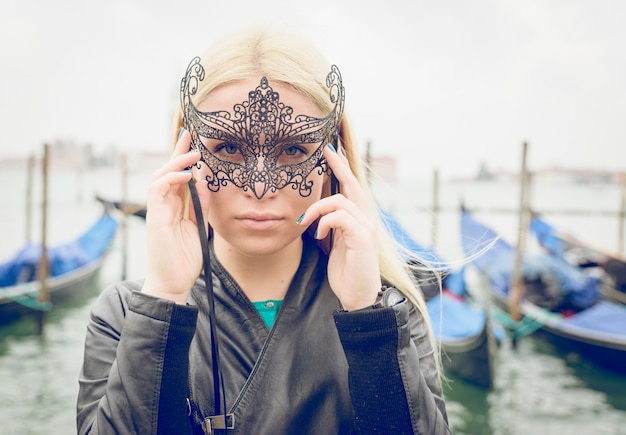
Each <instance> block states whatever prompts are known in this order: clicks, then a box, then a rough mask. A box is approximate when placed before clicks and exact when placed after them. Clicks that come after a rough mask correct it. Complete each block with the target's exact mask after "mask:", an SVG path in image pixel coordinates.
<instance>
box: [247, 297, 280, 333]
mask: <svg viewBox="0 0 626 435" xmlns="http://www.w3.org/2000/svg"><path fill="white" fill-rule="evenodd" d="M282 304H283V301H277V300H273V299H268V300H267V301H261V302H252V305H254V308H256V310H257V311H258V312H259V314H260V315H261V318H262V319H263V321H264V322H265V324H266V325H267V327H268V328H269V329H272V326H274V321H275V320H276V315H277V314H278V310H280V306H281V305H282Z"/></svg>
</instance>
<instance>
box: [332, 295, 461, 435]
mask: <svg viewBox="0 0 626 435" xmlns="http://www.w3.org/2000/svg"><path fill="white" fill-rule="evenodd" d="M335 324H336V326H337V331H338V333H339V337H340V339H341V342H342V345H343V348H344V351H345V354H346V358H347V361H348V366H349V383H350V395H351V397H352V404H353V407H354V411H355V427H356V429H357V432H358V433H381V434H383V433H394V434H413V433H415V434H449V433H450V429H449V427H448V419H447V414H446V409H445V403H444V401H443V398H442V394H441V386H440V382H439V375H438V373H437V369H436V365H435V357H434V352H433V348H432V346H431V344H430V341H429V339H428V333H427V332H428V331H427V324H426V322H425V321H424V319H423V317H422V316H421V315H420V314H419V313H418V312H417V311H416V310H415V309H414V308H413V306H412V304H411V303H410V302H408V301H407V300H406V299H404V300H403V301H402V302H400V303H398V304H396V305H394V306H393V307H387V308H376V309H367V310H359V311H353V312H338V313H336V314H335Z"/></svg>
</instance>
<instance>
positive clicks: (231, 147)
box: [215, 143, 239, 155]
mask: <svg viewBox="0 0 626 435" xmlns="http://www.w3.org/2000/svg"><path fill="white" fill-rule="evenodd" d="M215 151H216V152H224V153H226V154H230V155H232V154H237V153H238V152H239V147H238V146H237V145H235V144H232V143H223V144H220V145H218V146H217V147H216V148H215Z"/></svg>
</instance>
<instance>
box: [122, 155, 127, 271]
mask: <svg viewBox="0 0 626 435" xmlns="http://www.w3.org/2000/svg"><path fill="white" fill-rule="evenodd" d="M121 202H122V204H121V207H120V209H121V210H122V225H121V227H122V228H121V230H122V280H126V273H127V263H128V255H127V251H128V227H127V224H128V218H127V213H126V212H127V207H128V155H127V154H124V155H123V156H122V201H121Z"/></svg>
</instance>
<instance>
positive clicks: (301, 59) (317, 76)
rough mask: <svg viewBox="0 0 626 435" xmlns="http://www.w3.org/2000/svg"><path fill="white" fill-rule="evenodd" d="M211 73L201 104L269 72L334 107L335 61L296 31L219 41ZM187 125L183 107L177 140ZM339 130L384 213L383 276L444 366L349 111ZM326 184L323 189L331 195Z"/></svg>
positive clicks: (324, 107)
mask: <svg viewBox="0 0 626 435" xmlns="http://www.w3.org/2000/svg"><path fill="white" fill-rule="evenodd" d="M201 59H202V60H201V63H202V66H203V67H204V71H205V77H204V79H203V80H202V82H201V83H200V84H199V88H198V90H197V92H196V94H195V95H194V104H196V106H197V105H198V104H199V103H200V102H201V101H202V100H203V99H204V98H205V97H206V96H207V95H208V94H209V93H210V92H211V91H212V90H213V89H215V88H217V87H219V86H222V85H225V84H227V83H232V82H236V81H240V80H246V79H250V78H260V77H266V78H267V79H268V81H269V82H270V83H272V82H281V83H282V84H285V85H288V86H290V87H291V88H293V89H295V90H296V91H297V92H300V93H301V94H303V95H305V96H307V97H308V98H310V99H311V100H312V101H313V102H314V103H315V104H316V105H317V106H318V107H319V108H320V110H321V111H322V113H328V112H329V111H330V110H331V109H332V103H331V101H330V99H329V94H328V88H327V87H326V75H327V74H328V72H329V71H330V65H329V64H328V63H327V62H326V61H325V60H324V58H323V57H322V56H321V55H320V54H319V52H318V51H317V50H316V49H315V48H314V47H312V46H311V45H310V44H309V43H308V42H307V41H305V40H303V39H301V38H299V37H297V36H296V35H294V34H291V33H289V34H287V33H282V32H280V31H275V30H269V29H266V28H262V27H253V28H249V29H247V30H245V31H241V32H237V33H236V34H234V35H231V36H229V37H227V38H224V39H222V40H220V41H219V42H217V43H216V44H214V45H213V47H212V48H211V49H210V50H209V51H207V52H206V53H204V54H203V55H202V57H201ZM181 127H182V113H181V111H180V109H179V110H178V113H177V115H176V118H175V129H174V132H175V133H176V134H175V140H174V143H175V142H176V140H177V139H178V131H179V130H180V128H181ZM339 136H340V139H341V144H342V146H343V149H344V151H345V154H346V157H347V159H348V162H349V164H350V168H351V170H352V172H353V173H354V175H355V177H356V178H357V179H358V180H359V183H360V184H361V186H362V188H363V190H364V191H365V193H366V194H367V196H368V198H369V199H370V204H371V207H372V209H373V210H375V211H376V213H375V215H376V216H377V217H378V219H379V222H378V228H379V231H378V232H377V234H378V252H379V255H378V256H379V264H380V275H381V279H382V280H383V282H385V283H387V284H388V285H391V286H393V287H395V288H397V289H398V290H399V291H401V292H402V293H403V294H404V295H405V296H406V297H407V299H409V300H410V301H411V303H412V304H413V305H414V306H415V308H416V310H417V311H418V312H419V313H420V314H421V315H422V316H423V318H424V319H425V321H426V323H427V325H428V334H429V339H430V342H431V344H432V347H433V349H434V350H435V355H436V357H435V362H436V365H437V369H438V370H439V371H440V372H441V370H440V366H441V362H440V357H439V351H438V346H437V344H436V342H435V340H434V336H433V332H432V328H431V324H430V319H429V316H428V311H427V310H426V303H425V301H424V297H423V294H422V292H421V291H420V290H419V287H418V286H417V285H416V283H415V281H414V280H413V278H412V277H411V275H410V270H409V266H408V265H407V264H406V262H405V261H403V260H402V258H401V256H400V250H399V249H398V246H397V244H396V243H395V242H394V240H393V238H392V237H391V236H390V234H389V233H388V232H387V231H386V230H385V226H384V225H383V223H382V220H381V219H380V217H379V214H378V213H377V208H376V205H375V203H374V201H373V199H372V195H371V192H370V189H369V186H368V182H367V177H366V171H365V167H364V164H363V162H362V160H361V158H360V155H359V152H358V150H357V147H356V144H355V141H354V138H353V136H352V132H351V129H350V125H349V122H348V119H347V116H345V113H344V116H343V118H342V120H341V124H340V131H339ZM328 194H329V189H328V188H325V189H324V193H323V195H328Z"/></svg>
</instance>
